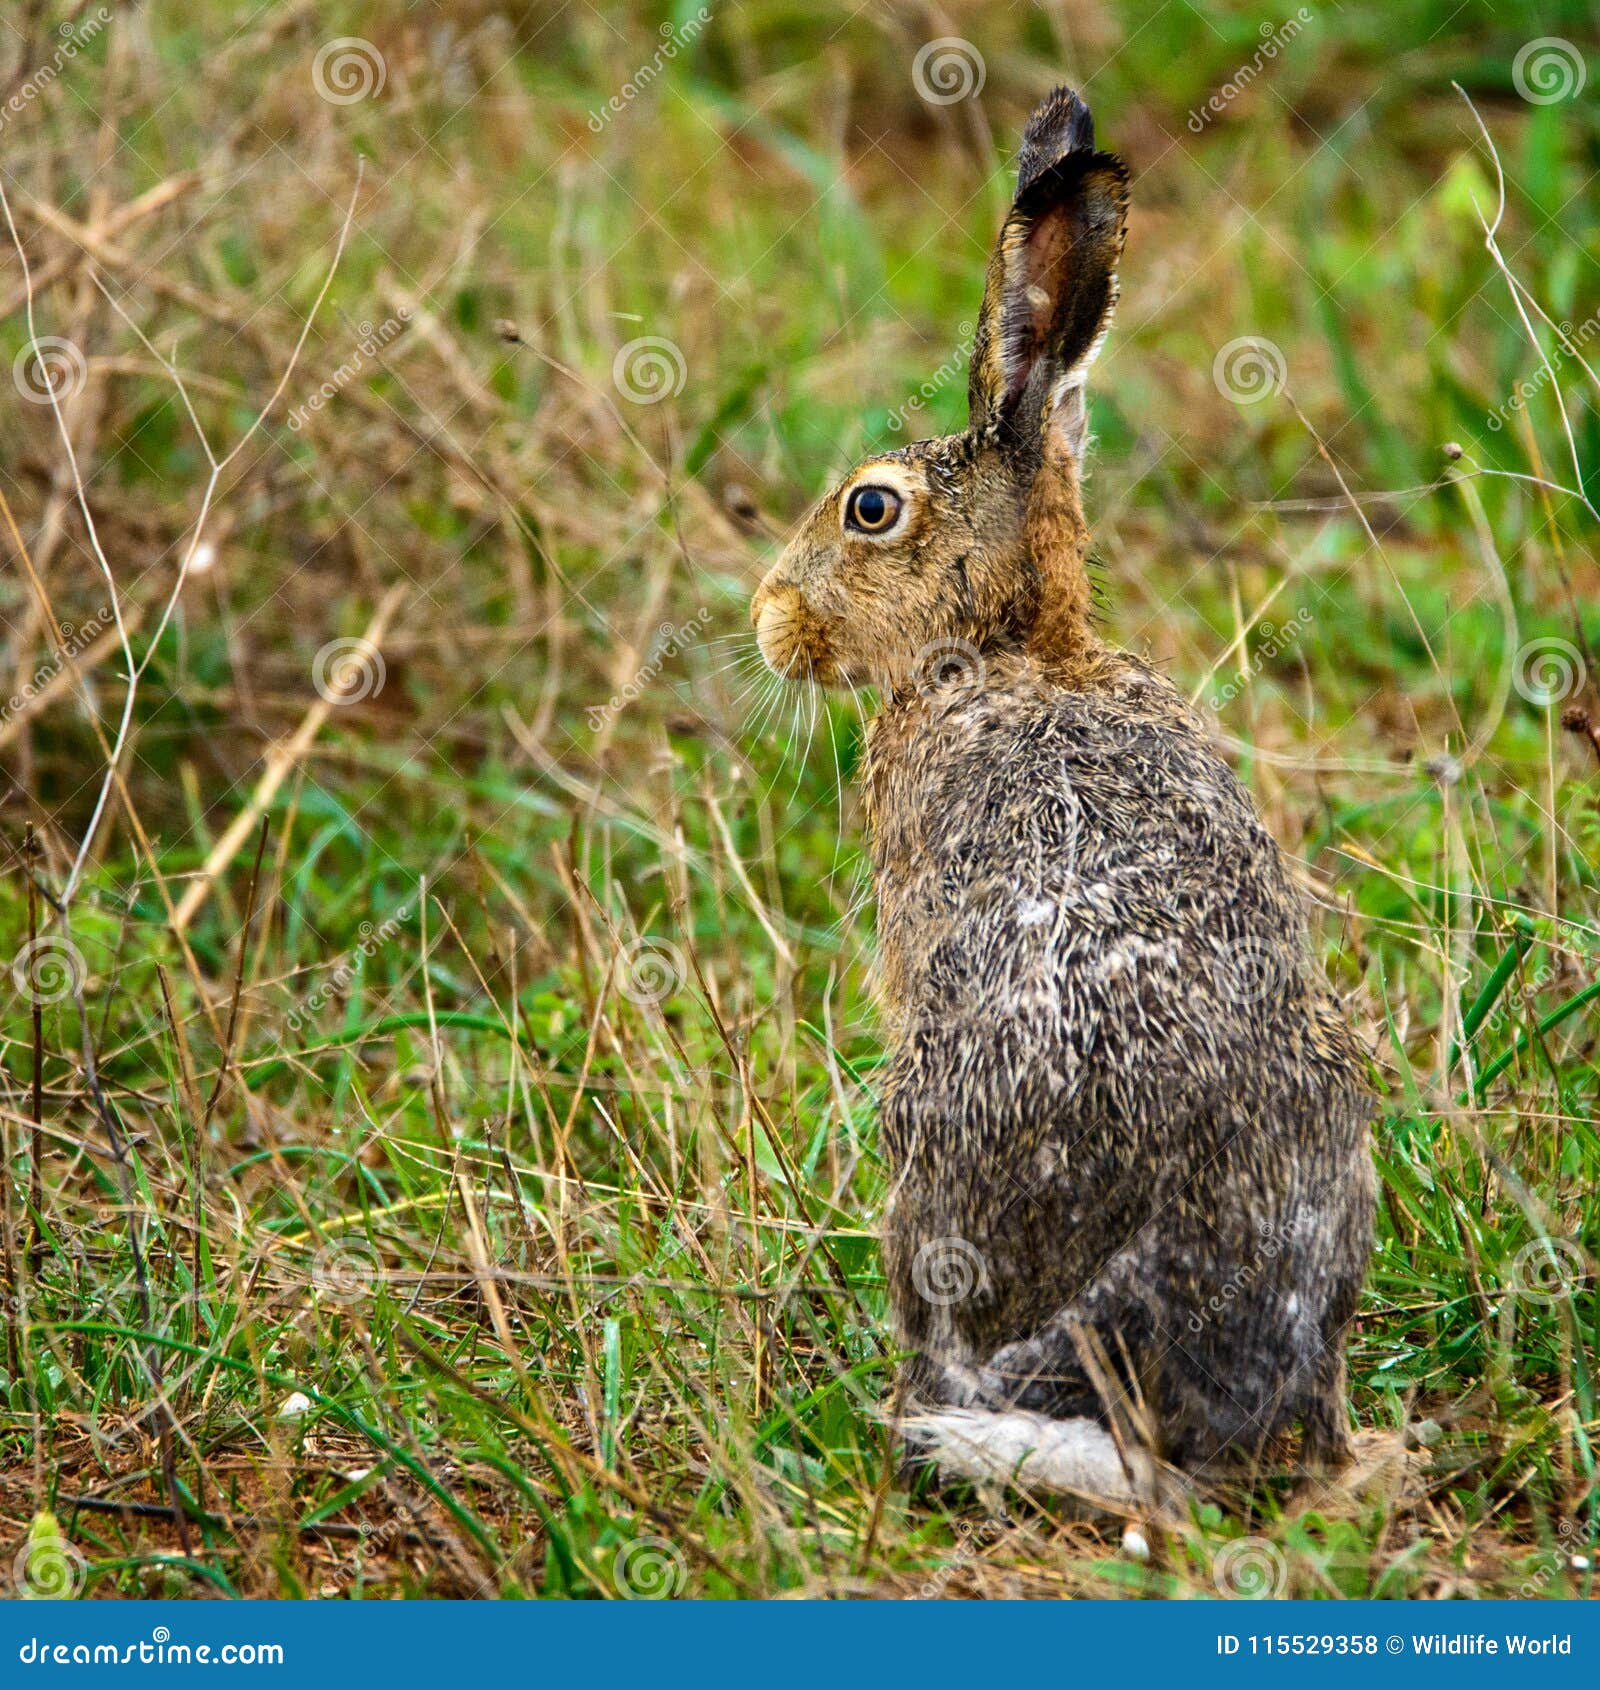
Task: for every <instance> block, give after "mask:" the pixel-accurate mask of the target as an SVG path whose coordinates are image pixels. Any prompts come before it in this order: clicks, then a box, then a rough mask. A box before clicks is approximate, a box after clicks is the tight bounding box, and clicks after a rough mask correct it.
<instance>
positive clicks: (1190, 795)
mask: <svg viewBox="0 0 1600 1690" xmlns="http://www.w3.org/2000/svg"><path fill="white" fill-rule="evenodd" d="M1019 177H1020V179H1019V187H1018V194H1017V201H1016V205H1015V207H1014V209H1013V211H1012V214H1011V216H1010V218H1009V219H1008V220H1007V224H1006V227H1005V229H1004V230H1003V231H1002V235H1001V238H1000V242H999V245H998V247H997V249H996V254H995V259H994V262H993V264H992V265H991V267H990V274H989V281H988V287H987V291H986V294H985V302H984V312H983V318H982V322H981V326H980V330H979V335H978V338H977V343H976V345H975V348H974V356H973V377H972V392H971V398H972V424H971V426H970V427H969V429H968V431H967V432H966V433H964V434H961V435H956V436H952V437H949V438H946V439H942V440H934V441H928V442H924V443H921V444H918V445H914V446H910V447H907V448H905V449H903V450H901V451H899V452H895V453H890V454H886V455H885V456H883V457H881V458H876V459H872V460H869V461H868V462H867V463H865V464H863V465H861V466H859V467H858V468H857V469H856V470H855V471H853V472H852V473H851V475H850V476H849V477H848V478H847V480H846V481H845V482H844V483H843V485H842V486H841V488H840V489H838V490H836V492H835V493H834V494H831V495H829V497H827V498H825V499H824V500H823V501H822V502H821V504H819V506H818V507H817V508H816V510H815V511H814V512H813V513H812V515H811V516H810V517H809V518H808V519H807V521H806V523H805V524H804V525H803V526H802V528H801V530H800V532H799V534H798V535H797V536H796V538H795V540H794V542H793V543H792V544H791V546H790V547H789V549H788V551H787V552H786V553H785V555H784V557H783V558H782V559H781V560H780V561H779V563H778V564H777V565H776V566H775V567H774V569H773V570H772V571H771V573H770V574H769V575H768V577H767V579H766V581H765V582H763V584H762V587H761V590H760V592H759V593H758V594H757V598H756V603H755V607H754V613H755V619H756V623H757V627H758V630H759V633H760V637H761V644H762V649H763V651H764V652H765V654H766V656H767V658H768V661H769V662H770V663H771V664H772V665H773V667H774V668H776V669H778V670H779V671H780V672H782V673H788V674H796V675H805V676H809V677H811V678H813V679H816V680H820V681H824V682H829V681H838V680H851V681H868V682H872V683H874V684H876V685H877V686H879V687H880V688H881V689H882V691H883V694H884V703H883V707H882V709H881V711H880V712H879V714H878V716H877V717H876V719H875V720H874V721H873V723H872V725H871V729H870V731H869V735H868V741H867V752H866V759H865V771H864V787H865V793H866V801H867V812H868V820H869V825H870V831H871V840H872V860H873V866H874V870H875V877H876V888H877V897H878V931H879V943H880V964H879V982H878V983H879V992H880V997H881V1001H882V1006H883V1013H884V1017H885V1021H886V1025H887V1032H888V1036H889V1041H890V1045H891V1051H892V1059H891V1062H890V1066H889V1068H888V1072H887V1078H886V1080H885V1082H884V1086H883V1140H884V1147H885V1151H886V1154H887V1158H888V1162H889V1166H890V1170H891V1175H892V1186H891V1194H890V1198H889V1203H888V1208H887V1214H886V1219H885V1225H884V1254H885V1264H886V1268H887V1273H888V1282H889V1288H890V1297H891V1303H892V1306H893V1309H894V1314H895V1319H896V1323H897V1327H898V1336H899V1338H900V1340H901V1342H902V1343H903V1345H904V1347H905V1348H906V1350H907V1351H908V1352H909V1353H910V1360H909V1361H908V1362H907V1364H906V1366H905V1369H904V1372H903V1376H902V1381H901V1392H900V1397H901V1403H902V1406H903V1407H904V1408H905V1410H906V1411H907V1412H908V1413H910V1414H912V1415H913V1416H916V1417H918V1420H919V1423H920V1424H923V1425H926V1424H928V1423H929V1422H928V1420H927V1416H928V1414H929V1413H930V1411H931V1412H932V1413H933V1415H934V1418H935V1422H936V1421H937V1416H938V1413H939V1412H940V1411H954V1410H962V1411H966V1412H965V1413H964V1414H962V1415H957V1416H955V1417H954V1418H955V1419H959V1420H961V1423H962V1425H963V1426H965V1427H967V1428H968V1429H969V1430H970V1428H971V1427H973V1426H978V1427H980V1428H981V1426H982V1425H983V1424H984V1421H983V1418H982V1417H983V1416H985V1415H989V1416H1007V1415H1009V1416H1011V1417H1012V1419H1013V1421H1015V1420H1016V1419H1017V1417H1018V1416H1019V1415H1021V1416H1024V1418H1025V1416H1026V1415H1032V1416H1037V1417H1041V1418H1039V1419H1038V1420H1034V1421H1027V1422H1026V1424H1029V1425H1035V1426H1043V1427H1045V1428H1046V1434H1044V1435H1046V1436H1047V1435H1048V1428H1049V1427H1050V1426H1052V1425H1054V1423H1056V1422H1063V1421H1065V1422H1071V1421H1073V1420H1075V1419H1077V1418H1079V1417H1083V1418H1085V1419H1089V1420H1100V1421H1107V1420H1110V1421H1112V1422H1113V1423H1115V1422H1116V1421H1117V1420H1118V1416H1117V1414H1116V1413H1115V1410H1116V1407H1117V1403H1118V1401H1119V1400H1120V1401H1121V1402H1122V1403H1124V1404H1126V1403H1135V1404H1137V1405H1138V1407H1139V1411H1140V1412H1139V1417H1138V1418H1139V1420H1140V1423H1141V1424H1142V1425H1143V1426H1144V1427H1145V1428H1146V1430H1147V1433H1148V1434H1149V1437H1150V1440H1151V1442H1152V1443H1153V1444H1154V1445H1155V1446H1156V1453H1157V1454H1159V1455H1162V1456H1164V1457H1165V1458H1166V1459H1168V1460H1170V1461H1173V1462H1175V1463H1178V1464H1180V1465H1182V1466H1185V1467H1188V1468H1190V1469H1193V1468H1195V1467H1196V1466H1197V1465H1198V1464H1201V1463H1204V1462H1207V1461H1210V1460H1212V1459H1213V1458H1216V1457H1218V1456H1221V1455H1224V1454H1229V1453H1236V1452H1248V1451H1252V1450H1255V1449H1258V1448H1259V1447H1260V1446H1262V1445H1263V1444H1265V1443H1266V1442H1267V1440H1269V1439H1271V1438H1273V1437H1274V1436H1275V1435H1276V1434H1277V1433H1279V1432H1280V1431H1281V1430H1283V1429H1284V1428H1286V1427H1287V1426H1288V1425H1289V1424H1290V1423H1291V1422H1293V1421H1295V1420H1299V1421H1301V1422H1302V1423H1303V1425H1304V1427H1305V1431H1306V1442H1307V1449H1308V1453H1309V1454H1310V1455H1311V1456H1312V1457H1313V1458H1319V1459H1322V1460H1328V1461H1332V1460H1337V1459H1338V1458H1339V1457H1340V1456H1341V1455H1342V1453H1343V1451H1344V1447H1345V1442H1346V1433H1345V1426H1346V1408H1345V1402H1344V1365H1343V1353H1344V1340H1345V1332H1346V1328H1347V1326H1348V1324H1349V1321H1350V1319H1351V1316H1352V1314H1353V1312H1354V1310H1355V1306H1356V1299H1357V1296H1358V1293H1359V1290H1360V1286H1361V1281H1362V1276H1363V1273H1364V1271H1365V1266H1366V1262H1367V1258H1368V1255H1369V1253H1370V1248H1371V1232H1372V1211H1373V1202H1374V1183H1373V1174H1372V1167H1371V1162H1370V1156H1369V1151H1368V1145H1367V1134H1368V1122H1369V1120H1370V1117H1371V1113H1372V1100H1371V1096H1370V1093H1369V1090H1368V1087H1367V1083H1366V1080H1365V1077H1364V1064H1363V1061H1362V1059H1361V1056H1360V1054H1359V1052H1358V1050H1357V1047H1356V1044H1355V1041H1354V1039H1353V1037H1352V1035H1351V1033H1350V1030H1349V1028H1348V1026H1347V1024H1346V1022H1345V1019H1344V1017H1343V1015H1342V1013H1341V1011H1340V1009H1339V1006H1338V1004H1337V1002H1336V1000H1335V998H1334V996H1333V994H1332V992H1331V990H1330V989H1329V987H1328V985H1327V983H1326V981H1325V980H1324V979H1323V978H1322V976H1321V974H1320V972H1319V970H1318V968H1317V966H1316V964H1315V962H1314V960H1313V958H1312V956H1311V954H1310V950H1309V946H1308V943H1307V939H1306V924H1305V916H1304V911H1303V908H1302V904H1301V900H1300V897H1299V895H1298V894H1297V892H1296V890H1295V888H1294V886H1293V884H1292V882H1291V879H1290V876H1289V873H1288V869H1287V867H1286V864H1285V862H1284V859H1283V856H1282V853H1281V852H1280V851H1279V849H1278V847H1277V845H1276V844H1275V843H1274V841H1273V840H1272V838H1271V837H1270V835H1269V834H1268V833H1267V832H1266V830H1265V828H1264V827H1263V826H1262V824H1261V822H1260V820H1259V818H1258V817H1257V815H1256V812H1255V809H1254V807H1253V805H1252V803H1251V801H1250V798H1249V796H1248V794H1247V793H1246V792H1245V790H1244V788H1243V787H1242V786H1241V785H1240V783H1239V781H1238V780H1237V779H1236V778H1235V776H1234V775H1233V773H1232V771H1231V770H1230V769H1229V768H1228V767H1227V765H1226V764H1225V763H1224V762H1223V761H1222V760H1221V758H1220V756H1219V755H1218V753H1217V752H1216V750H1215V749H1214V748H1213V746H1212V744H1211V742H1210V739H1209V738H1208V736H1207V733H1206V731H1205V728H1204V726H1203V724H1202V723H1201V722H1200V721H1199V720H1198V719H1197V718H1196V717H1195V715H1194V714H1193V712H1192V711H1191V710H1190V709H1189V708H1188V706H1187V705H1186V704H1185V703H1184V702H1183V701H1182V699H1181V698H1180V697H1179V695H1178V694H1177V692H1176V691H1175V689H1174V688H1173V687H1172V686H1171V685H1170V684H1169V683H1168V682H1167V681H1166V680H1165V679H1164V678H1163V677H1162V676H1160V675H1158V674H1156V673H1154V672H1153V671H1152V670H1151V669H1149V668H1148V667H1147V666H1146V665H1144V664H1143V663H1141V662H1139V661H1138V660H1136V659H1134V658H1132V657H1130V656H1127V655H1125V654H1124V653H1121V652H1118V651H1114V650H1112V649H1110V648H1109V647H1107V646H1106V645H1105V644H1104V643H1103V642H1102V640H1101V639H1100V638H1099V636H1098V635H1097V633H1096V631H1095V629H1094V627H1093V625H1092V623H1091V619H1090V600H1089V584H1088V576H1087V569H1086V558H1087V552H1088V533H1087V529H1086V526H1085V523H1084V518H1083V512H1082V505H1081V501H1080V498H1079V488H1078V468H1077V465H1078V460H1079V457H1080V455H1081V453H1082V450H1083V446H1084V436H1085V423H1084V410H1083V397H1082V392H1083V377H1084V373H1085V371H1086V369H1087V366H1088V363H1089V362H1090V360H1091V359H1092V357H1093V355H1094V352H1095V350H1096V349H1097V347H1098V344H1099V340H1100V338H1101V337H1102V335H1103V334H1104V331H1105V326H1106V323H1107V321H1108V320H1109V316H1110V312H1111V309H1112V306H1113V304H1114V302H1115V297H1116V283H1115V265H1116V259H1117V256H1118V254H1119V252H1120V250H1121V244H1122V230H1123V215H1124V197H1125V194H1124V189H1125V182H1126V175H1125V172H1124V171H1123V169H1122V167H1121V165H1120V164H1119V163H1118V162H1117V161H1116V160H1114V159H1111V158H1109V157H1108V156H1107V155H1105V154H1102V153H1097V152H1095V151H1094V150H1093V137H1092V127H1091V126H1090V124H1089V120H1088V114H1087V111H1086V110H1085V109H1084V108H1083V107H1082V104H1081V102H1079V101H1078V100H1077V98H1076V96H1075V95H1072V94H1070V93H1069V92H1068V91H1065V90H1063V91H1060V92H1058V93H1057V94H1056V95H1053V96H1052V97H1051V98H1050V99H1049V100H1047V101H1046V102H1045V103H1044V104H1043V105H1042V106H1041V107H1040V108H1039V110H1038V111H1037V112H1036V113H1035V115H1034V118H1033V120H1032V121H1031V122H1030V124H1029V126H1028V133H1027V136H1026V138H1025V142H1024V147H1023V153H1022V157H1021V161H1020V171H1019ZM867 486H870V487H874V488H878V489H884V490H887V491H888V492H889V493H891V494H893V495H894V498H895V499H896V500H898V501H899V515H898V517H897V518H896V520H895V522H894V524H893V525H892V527H891V528H890V529H889V530H887V531H886V532H885V533H883V534H882V535H878V534H869V533H864V532H860V531H859V530H858V529H856V528H853V526H852V520H851V518H850V515H849V512H850V511H851V509H852V508H853V507H852V506H851V503H850V500H851V496H852V493H853V491H854V490H855V489H858V488H862V487H867ZM951 1273H953V1274H954V1276H955V1277H956V1278H957V1279H958V1280H960V1281H961V1283H959V1284H958V1285H957V1286H956V1287H955V1289H956V1291H957V1293H958V1294H956V1295H951V1294H950V1286H949V1284H948V1283H947V1282H946V1279H942V1278H941V1275H945V1276H948V1275H950V1274H951ZM952 1423H954V1422H953V1421H952ZM994 1423H995V1424H998V1421H996V1422H994ZM934 1441H935V1443H937V1439H935V1440H934ZM999 1442H1001V1440H997V1446H998V1444H999ZM1014 1445H1015V1438H1012V1439H1011V1441H1010V1443H1008V1444H1006V1446H1005V1447H1008V1448H1010V1447H1013V1446H1014ZM1041 1473H1042V1476H1043V1477H1044V1478H1045V1479H1046V1481H1047V1482H1048V1479H1049V1474H1048V1473H1047V1472H1044V1471H1043V1469H1041Z"/></svg>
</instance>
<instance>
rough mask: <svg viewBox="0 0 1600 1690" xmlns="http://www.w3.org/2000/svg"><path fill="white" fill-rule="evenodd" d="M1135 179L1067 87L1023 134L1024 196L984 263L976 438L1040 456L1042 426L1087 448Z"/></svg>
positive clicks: (1020, 193) (974, 401)
mask: <svg viewBox="0 0 1600 1690" xmlns="http://www.w3.org/2000/svg"><path fill="white" fill-rule="evenodd" d="M1127 209H1128V171H1127V167H1126V166H1125V165H1124V164H1123V162H1122V160H1121V159H1119V158H1115V157H1113V156H1112V155H1111V154H1110V153H1101V152H1096V151H1095V145H1094V120H1093V118H1091V117H1090V115H1089V108H1088V107H1087V106H1086V105H1085V104H1084V103H1083V101H1082V100H1080V99H1079V98H1078V96H1077V95H1076V94H1075V93H1073V91H1072V90H1071V89H1070V88H1058V89H1057V90H1056V91H1055V92H1054V93H1053V94H1051V95H1049V96H1048V97H1047V98H1045V99H1044V100H1042V101H1041V102H1040V103H1039V105H1038V106H1037V107H1036V108H1035V109H1034V113H1033V116H1032V117H1031V118H1029V120H1028V127H1027V129H1026V130H1025V131H1024V132H1023V137H1022V150H1021V152H1020V153H1019V154H1018V158H1017V194H1016V200H1015V202H1014V203H1013V205H1012V207H1011V212H1010V215H1009V216H1008V217H1007V218H1006V221H1005V227H1004V228H1003V229H1002V230H1001V231H1000V239H999V241H998V242H997V243H996V245H995V250H994V257H993V258H992V259H991V260H990V261H989V276H988V280H987V282H986V283H985V285H984V292H983V311H982V314H981V316H980V318H979V321H978V330H977V335H976V338H975V340H974V343H973V356H972V375H971V379H970V381H969V384H968V401H969V404H970V406H971V410H972V422H971V428H972V431H973V433H974V434H979V435H989V436H991V437H993V438H995V439H997V440H999V441H1000V442H1001V443H1002V444H1003V445H1006V446H1008V447H1010V448H1012V449H1015V450H1018V451H1020V452H1021V453H1022V454H1023V455H1024V456H1025V457H1028V458H1032V457H1034V456H1035V455H1036V454H1037V453H1038V451H1039V450H1040V446H1041V436H1040V429H1041V425H1042V423H1043V422H1044V420H1045V419H1046V417H1048V418H1049V421H1050V424H1051V427H1052V428H1061V429H1064V430H1065V431H1066V435H1067V440H1068V444H1069V446H1070V447H1071V450H1072V451H1073V453H1074V455H1078V454H1080V453H1081V452H1082V450H1083V442H1084V434H1085V430H1086V419H1085V414H1084V408H1083V381H1084V376H1085V375H1086V373H1087V371H1088V368H1089V365H1090V363H1091V362H1092V361H1093V359H1094V355H1095V353H1096V352H1098V351H1099V349H1100V342H1101V340H1102V339H1103V338H1104V336H1105V332H1106V329H1107V328H1108V326H1109V325H1110V322H1111V313H1112V311H1113V310H1114V309H1115V307H1116V303H1117V259H1118V258H1119V257H1120V256H1121V253H1122V240H1123V234H1124V232H1125V230H1126V227H1127Z"/></svg>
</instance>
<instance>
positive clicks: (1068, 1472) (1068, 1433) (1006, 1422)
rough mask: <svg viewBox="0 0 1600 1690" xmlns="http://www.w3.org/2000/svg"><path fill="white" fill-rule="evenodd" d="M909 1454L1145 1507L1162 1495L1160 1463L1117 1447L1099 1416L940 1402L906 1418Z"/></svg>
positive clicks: (952, 1473) (963, 1472)
mask: <svg viewBox="0 0 1600 1690" xmlns="http://www.w3.org/2000/svg"><path fill="white" fill-rule="evenodd" d="M901 1429H902V1431H903V1433H904V1435H905V1439H906V1446H907V1454H908V1455H909V1456H911V1457H912V1458H913V1459H914V1460H918V1461H926V1462H929V1463H931V1464H932V1465H933V1466H935V1467H937V1468H938V1469H939V1471H940V1472H941V1473H942V1474H944V1475H945V1476H946V1477H947V1478H960V1479H971V1480H974V1481H976V1482H978V1483H980V1484H981V1483H990V1484H996V1483H998V1484H1013V1485H1017V1486H1019V1487H1020V1488H1022V1489H1024V1490H1044V1491H1052V1492H1056V1493H1058V1494H1061V1495H1066V1496H1076V1497H1082V1498H1084V1499H1086V1500H1088V1501H1092V1502H1099V1503H1104V1504H1108V1505H1110V1506H1112V1507H1114V1508H1134V1509H1147V1508H1151V1507H1155V1506H1158V1505H1159V1504H1160V1503H1161V1502H1162V1501H1163V1500H1164V1499H1165V1492H1166V1490H1167V1486H1166V1485H1165V1484H1164V1483H1163V1475H1162V1474H1161V1473H1160V1472H1159V1471H1158V1469H1157V1465H1156V1463H1155V1461H1154V1460H1153V1459H1152V1458H1151V1457H1150V1455H1149V1454H1148V1453H1147V1452H1146V1451H1144V1450H1140V1449H1126V1450H1124V1449H1119V1448H1118V1447H1117V1443H1116V1440H1115V1439H1114V1438H1113V1437H1112V1435H1111V1433H1110V1432H1109V1431H1108V1430H1107V1429H1106V1428H1105V1427H1104V1426H1102V1425H1101V1424H1100V1423H1099V1421H1097V1420H1089V1419H1086V1418H1078V1419H1073V1420H1051V1419H1047V1418H1046V1417H1045V1416H1044V1415H1042V1414H1030V1413H1028V1412H1026V1411H1025V1410H1023V1409H1001V1410H987V1409H981V1408H937V1409H930V1410H928V1411H926V1412H924V1413H918V1414H912V1415H908V1416H907V1417H906V1418H905V1420H903V1421H902V1422H901Z"/></svg>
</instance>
